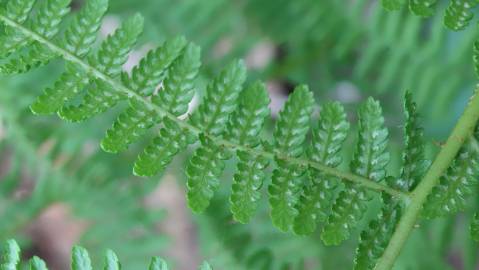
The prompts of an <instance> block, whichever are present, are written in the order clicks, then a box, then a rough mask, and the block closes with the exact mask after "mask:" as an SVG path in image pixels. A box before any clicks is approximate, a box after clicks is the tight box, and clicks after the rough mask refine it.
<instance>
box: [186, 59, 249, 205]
mask: <svg viewBox="0 0 479 270" xmlns="http://www.w3.org/2000/svg"><path fill="white" fill-rule="evenodd" d="M245 79H246V68H245V65H244V63H243V62H242V61H237V62H233V63H231V64H230V65H228V66H227V67H226V68H225V69H224V70H223V71H222V72H221V73H220V75H219V76H218V77H217V78H215V79H214V80H213V82H212V83H210V84H209V85H208V87H207V93H206V97H205V100H204V101H203V103H202V104H201V105H200V107H199V108H198V110H197V111H196V112H195V113H194V114H193V115H192V118H191V120H192V121H191V122H192V123H193V124H194V125H195V126H197V127H202V129H203V130H204V131H205V132H206V133H208V134H211V135H221V133H223V131H224V130H225V128H226V123H227V121H228V118H229V116H230V114H231V113H232V112H233V111H234V110H235V109H236V105H237V102H236V100H237V98H238V95H239V93H240V91H241V86H242V84H243V83H244V81H245ZM200 141H201V144H202V145H201V146H200V147H199V148H198V149H197V150H196V151H195V153H194V154H193V156H192V157H191V159H190V162H189V163H188V166H187V168H186V175H187V177H188V181H187V188H188V192H187V198H188V206H189V207H190V208H191V209H192V210H193V211H194V212H196V213H200V212H202V211H204V209H206V207H208V205H209V201H210V200H211V198H212V197H213V194H214V192H215V190H216V189H217V188H218V186H219V179H218V178H219V177H220V176H221V174H222V173H223V170H224V166H225V164H224V159H226V158H227V155H226V153H224V151H223V150H222V149H221V147H219V146H217V145H216V144H215V142H213V141H211V139H209V138H207V137H206V136H200Z"/></svg>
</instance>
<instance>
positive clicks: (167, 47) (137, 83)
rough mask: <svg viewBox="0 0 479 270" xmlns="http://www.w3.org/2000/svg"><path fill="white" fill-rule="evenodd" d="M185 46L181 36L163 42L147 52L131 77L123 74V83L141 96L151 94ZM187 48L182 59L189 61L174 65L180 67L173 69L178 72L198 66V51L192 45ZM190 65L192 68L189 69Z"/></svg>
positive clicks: (184, 40) (185, 43)
mask: <svg viewBox="0 0 479 270" xmlns="http://www.w3.org/2000/svg"><path fill="white" fill-rule="evenodd" d="M186 45H187V41H186V39H185V38H184V37H182V36H180V37H176V38H173V39H171V40H167V41H165V42H164V43H163V44H162V45H161V46H159V47H158V48H157V49H156V50H151V51H149V52H148V54H147V55H146V57H144V58H143V59H141V61H140V64H139V65H137V66H135V67H134V68H133V70H132V72H131V76H128V73H126V72H124V73H123V74H122V81H123V83H124V84H125V86H127V87H128V88H130V89H132V90H134V91H135V92H137V93H141V94H142V95H145V96H149V95H151V94H153V92H154V91H155V89H156V88H157V87H158V85H159V84H160V83H161V82H162V81H163V78H164V77H165V76H166V71H167V70H168V68H169V67H170V66H171V64H172V63H173V62H174V61H175V59H177V58H178V57H179V56H180V55H181V53H182V52H183V50H184V49H185V46H186ZM188 46H189V48H187V49H186V50H185V52H184V53H185V54H186V56H183V58H186V59H189V61H186V59H184V60H182V61H181V62H178V63H177V64H176V65H177V66H178V65H182V66H179V67H176V68H175V69H178V68H180V70H179V72H187V70H188V69H193V67H196V66H198V65H199V64H198V63H197V62H199V60H197V59H196V58H198V57H199V52H198V51H199V49H198V48H197V47H196V46H194V45H192V44H190V45H188ZM190 65H191V66H192V67H189V66H190ZM182 75H183V74H182ZM183 76H184V75H183ZM170 80H171V79H170Z"/></svg>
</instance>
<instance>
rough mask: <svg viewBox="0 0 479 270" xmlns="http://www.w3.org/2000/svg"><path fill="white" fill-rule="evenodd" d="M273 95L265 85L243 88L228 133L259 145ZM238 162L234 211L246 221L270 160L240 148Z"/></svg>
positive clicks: (233, 189)
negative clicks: (269, 95) (271, 95)
mask: <svg viewBox="0 0 479 270" xmlns="http://www.w3.org/2000/svg"><path fill="white" fill-rule="evenodd" d="M269 102H270V99H269V97H268V93H267V91H266V88H265V86H264V85H263V84H262V83H260V82H257V83H254V84H253V85H251V86H250V87H248V88H247V89H246V90H244V91H243V92H242V93H241V95H240V99H239V105H238V108H237V110H236V111H235V112H234V113H233V115H232V117H231V119H230V121H229V123H228V128H227V134H226V135H225V137H226V138H227V139H231V140H233V141H234V142H237V143H238V144H240V145H246V146H249V147H260V146H259V145H258V144H259V139H258V138H259V135H260V132H261V129H262V127H263V124H264V121H265V118H266V117H267V116H268V115H269V109H268V105H269ZM237 156H238V164H237V170H236V174H235V175H234V177H233V184H232V187H231V196H230V203H231V212H232V213H233V218H234V219H235V220H237V221H239V222H241V223H247V222H248V221H249V220H250V219H251V217H252V216H253V214H254V212H255V211H256V209H257V204H258V201H259V199H260V198H261V192H260V191H259V189H260V188H261V187H262V186H263V181H264V179H265V177H266V175H265V173H264V170H265V169H266V167H267V166H268V164H269V162H268V160H266V159H264V158H263V157H257V156H254V155H251V154H249V153H247V152H243V151H237Z"/></svg>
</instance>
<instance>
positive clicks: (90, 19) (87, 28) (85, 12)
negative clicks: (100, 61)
mask: <svg viewBox="0 0 479 270" xmlns="http://www.w3.org/2000/svg"><path fill="white" fill-rule="evenodd" d="M107 9H108V0H90V1H87V2H86V5H85V7H84V8H83V9H82V10H81V11H80V12H79V13H78V14H77V15H76V16H75V18H74V19H73V21H72V22H71V23H70V25H69V26H68V27H67V29H66V30H65V34H64V36H63V40H62V41H61V42H62V43H61V44H62V45H63V46H64V47H65V49H67V50H68V51H69V52H71V53H73V54H74V55H76V56H78V57H84V56H86V55H87V54H88V53H89V52H90V51H91V47H92V45H93V44H94V43H95V41H96V39H97V33H98V30H100V26H101V22H102V19H103V16H104V15H105V13H106V11H107Z"/></svg>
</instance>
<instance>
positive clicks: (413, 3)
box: [409, 0, 437, 17]
mask: <svg viewBox="0 0 479 270" xmlns="http://www.w3.org/2000/svg"><path fill="white" fill-rule="evenodd" d="M436 2H437V0H409V9H410V10H411V11H412V12H413V13H414V14H416V15H418V16H421V17H429V16H431V15H432V14H433V12H434V10H433V6H434V5H435V4H436Z"/></svg>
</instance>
